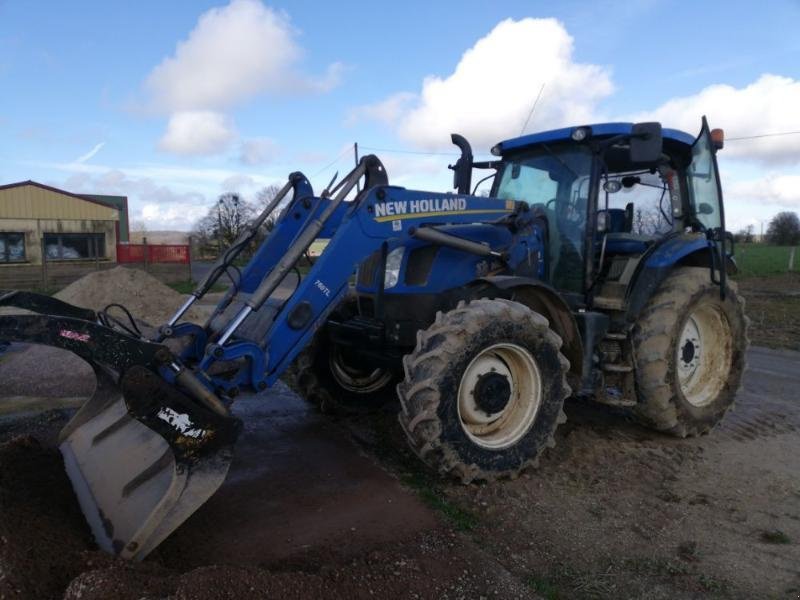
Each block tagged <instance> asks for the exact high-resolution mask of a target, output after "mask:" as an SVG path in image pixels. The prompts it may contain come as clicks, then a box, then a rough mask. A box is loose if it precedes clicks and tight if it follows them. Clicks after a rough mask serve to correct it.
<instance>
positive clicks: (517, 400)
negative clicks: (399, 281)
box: [397, 299, 570, 483]
mask: <svg viewBox="0 0 800 600" xmlns="http://www.w3.org/2000/svg"><path fill="white" fill-rule="evenodd" d="M560 347H561V338H559V337H558V335H556V333H555V332H553V331H552V330H551V329H550V327H549V325H548V322H547V319H545V318H544V317H543V316H541V315H540V314H538V313H536V312H534V311H532V310H530V309H529V308H527V307H526V306H523V305H522V304H519V303H517V302H512V301H510V300H501V299H496V300H485V299H482V300H474V301H472V302H470V303H469V304H466V303H464V302H461V303H460V304H459V305H458V307H457V308H455V309H454V310H451V311H449V312H446V313H438V314H437V316H436V321H435V322H434V323H433V325H431V326H430V327H429V328H428V329H427V330H425V331H421V332H419V334H418V336H417V346H416V348H415V350H414V352H412V353H411V354H409V355H408V356H406V357H405V359H404V360H403V366H404V368H405V380H404V381H403V382H402V383H400V385H398V388H397V389H398V395H399V396H400V402H401V407H402V411H401V413H400V424H401V425H402V427H403V429H404V430H405V432H406V435H407V437H408V441H409V444H410V445H411V447H412V449H413V450H414V451H415V452H416V453H417V455H418V456H420V458H422V459H423V460H424V461H425V462H426V463H428V464H429V465H430V466H431V467H433V468H435V469H437V470H438V471H439V472H441V473H448V474H452V475H454V476H456V477H458V478H460V479H461V480H462V481H464V482H465V483H467V482H469V481H472V480H473V479H494V478H497V477H504V476H506V477H509V476H511V477H513V476H515V475H516V474H518V473H519V472H520V471H522V470H523V469H524V468H525V467H527V466H530V465H533V464H535V463H536V462H537V460H538V457H539V455H540V454H541V452H542V451H543V450H544V448H545V447H547V446H552V445H553V444H554V440H553V433H554V431H555V429H556V427H557V426H558V424H559V423H561V422H563V421H564V420H565V416H564V413H563V410H562V407H563V403H564V399H565V398H566V397H567V396H568V395H569V393H570V388H569V386H568V385H567V382H566V373H567V370H568V368H569V362H568V361H567V359H566V358H564V356H563V355H562V354H561V352H560Z"/></svg>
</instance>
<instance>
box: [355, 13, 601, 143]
mask: <svg viewBox="0 0 800 600" xmlns="http://www.w3.org/2000/svg"><path fill="white" fill-rule="evenodd" d="M572 50H573V40H572V37H570V35H569V34H568V33H567V31H566V29H564V26H563V25H562V24H561V23H560V22H559V21H557V20H555V19H532V18H527V19H522V20H520V21H515V20H513V19H506V20H504V21H502V22H500V23H499V24H498V25H497V26H495V28H494V29H492V31H491V32H489V34H488V35H486V36H485V37H483V38H481V39H480V40H478V41H477V42H476V43H475V45H474V46H473V47H472V48H470V49H469V50H467V51H466V52H465V53H464V55H463V56H462V57H461V60H460V61H459V63H458V65H456V68H455V70H454V71H453V73H451V74H450V75H448V76H446V77H440V76H436V75H432V76H429V77H426V78H425V80H424V81H423V83H422V89H421V90H420V92H419V94H417V95H415V96H414V98H413V100H411V102H410V103H409V99H410V98H409V96H408V94H406V93H403V94H397V95H394V96H390V97H389V98H386V99H385V100H383V101H381V102H379V103H377V104H374V105H371V106H366V107H359V108H357V109H355V111H354V113H353V114H354V115H356V116H358V115H360V116H367V117H372V118H379V119H380V118H383V119H386V120H388V121H390V122H391V123H392V124H393V125H395V126H396V128H397V132H398V134H399V135H400V137H402V138H404V139H406V140H407V141H409V142H411V143H413V144H415V145H417V146H420V147H424V148H430V149H432V148H442V147H447V146H448V145H449V143H450V135H449V134H450V133H451V132H458V133H462V134H464V135H466V136H467V138H468V139H470V140H471V141H472V142H473V144H474V145H475V147H476V148H478V149H479V148H482V147H489V146H491V145H492V144H494V143H496V142H497V141H499V140H502V139H504V138H508V137H514V136H517V135H519V133H520V130H521V128H522V126H523V124H524V123H525V120H526V117H527V116H528V113H529V112H530V110H531V106H532V105H533V102H534V100H535V99H536V97H537V95H538V93H539V90H540V89H541V88H542V85H544V86H545V87H544V91H543V94H542V97H541V99H540V100H539V103H538V105H537V107H536V112H535V114H534V116H533V118H532V120H531V123H530V124H529V126H528V131H530V130H536V129H548V128H551V127H558V126H563V125H567V124H572V123H584V122H589V121H591V120H592V117H593V116H594V115H595V113H596V108H597V104H598V103H599V102H600V101H601V100H602V99H603V98H605V97H606V96H608V95H609V94H611V93H612V91H613V86H612V84H611V78H610V73H609V71H608V69H606V68H604V67H600V66H597V65H591V64H581V63H576V62H574V60H573V57H572ZM409 104H410V105H409Z"/></svg>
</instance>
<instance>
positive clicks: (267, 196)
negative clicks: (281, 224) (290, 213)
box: [256, 185, 292, 238]
mask: <svg viewBox="0 0 800 600" xmlns="http://www.w3.org/2000/svg"><path fill="white" fill-rule="evenodd" d="M280 191H281V188H279V187H278V186H277V185H268V186H267V187H265V188H264V189H262V190H261V191H260V192H258V194H256V216H257V215H259V214H261V212H262V211H263V210H264V209H265V208H266V207H267V205H268V204H269V203H270V202H272V201H273V200H274V199H275V196H277V195H278V192H280ZM291 200H292V194H286V197H285V198H284V199H283V200H281V202H280V204H279V205H278V206H276V207H275V210H273V211H272V213H271V214H270V216H269V218H267V220H266V221H264V225H263V226H262V228H261V231H260V232H259V238H263V237H264V236H265V235H266V234H267V233H268V232H270V231H272V228H273V227H274V226H275V221H276V220H277V218H278V216H280V214H281V212H283V210H284V208H286V205H287V204H289V202H291Z"/></svg>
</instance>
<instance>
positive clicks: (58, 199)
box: [0, 181, 128, 289]
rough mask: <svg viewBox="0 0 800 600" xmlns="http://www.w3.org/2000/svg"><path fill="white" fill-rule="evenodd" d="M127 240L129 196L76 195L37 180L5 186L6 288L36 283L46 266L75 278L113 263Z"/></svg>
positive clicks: (2, 280) (0, 213) (0, 282)
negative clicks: (118, 249)
mask: <svg viewBox="0 0 800 600" xmlns="http://www.w3.org/2000/svg"><path fill="white" fill-rule="evenodd" d="M127 240H128V205H127V198H126V197H124V196H99V195H86V194H73V193H72V192H68V191H65V190H60V189H57V188H54V187H50V186H47V185H43V184H41V183H37V182H35V181H22V182H19V183H11V184H8V185H2V186H0V289H2V288H3V287H9V286H10V285H14V286H27V284H28V283H29V282H28V280H31V282H30V283H31V284H33V283H35V281H38V280H39V279H40V277H41V273H42V271H43V268H44V267H46V268H47V269H50V270H51V272H52V273H51V274H52V275H54V276H63V277H64V278H65V279H72V278H74V276H75V275H77V276H80V275H81V274H83V273H82V272H83V271H85V270H87V269H91V268H97V267H98V264H99V263H110V264H113V263H115V262H116V258H117V244H118V243H119V242H125V241H127ZM43 259H44V260H43Z"/></svg>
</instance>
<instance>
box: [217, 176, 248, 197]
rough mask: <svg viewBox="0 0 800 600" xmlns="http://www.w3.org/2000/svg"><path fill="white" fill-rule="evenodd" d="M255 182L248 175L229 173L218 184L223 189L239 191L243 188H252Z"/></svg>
mask: <svg viewBox="0 0 800 600" xmlns="http://www.w3.org/2000/svg"><path fill="white" fill-rule="evenodd" d="M255 185H256V182H255V181H253V178H252V177H250V176H249V175H231V176H230V177H228V178H227V179H225V181H223V182H222V183H221V184H220V187H221V188H222V189H223V191H226V192H233V193H237V192H241V191H242V189H244V188H253V187H254V186H255Z"/></svg>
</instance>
